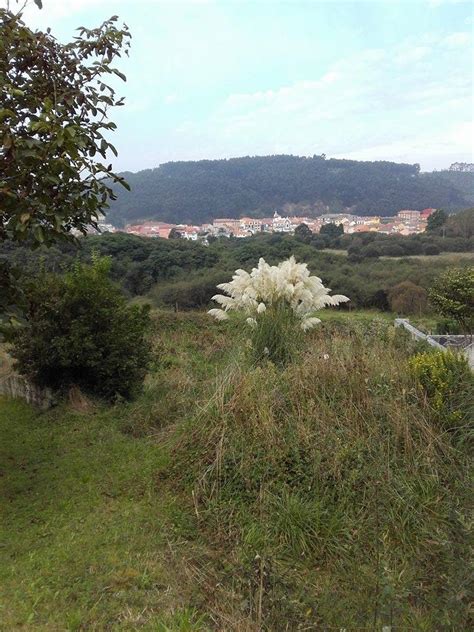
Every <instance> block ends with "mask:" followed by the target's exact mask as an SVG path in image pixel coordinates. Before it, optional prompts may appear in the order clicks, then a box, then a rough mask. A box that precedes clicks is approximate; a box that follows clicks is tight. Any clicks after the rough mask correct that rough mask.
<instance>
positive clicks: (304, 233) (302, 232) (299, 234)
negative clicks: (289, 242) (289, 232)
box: [295, 224, 313, 244]
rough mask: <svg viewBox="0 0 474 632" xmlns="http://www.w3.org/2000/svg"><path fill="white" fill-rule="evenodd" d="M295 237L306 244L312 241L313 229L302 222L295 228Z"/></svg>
mask: <svg viewBox="0 0 474 632" xmlns="http://www.w3.org/2000/svg"><path fill="white" fill-rule="evenodd" d="M295 237H296V238H297V239H299V240H300V241H302V242H303V243H305V244H309V243H310V242H311V238H312V237H313V231H312V230H311V228H309V227H308V226H307V225H306V224H300V225H299V226H297V227H296V228H295Z"/></svg>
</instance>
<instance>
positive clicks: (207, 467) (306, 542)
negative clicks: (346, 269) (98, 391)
mask: <svg viewBox="0 0 474 632" xmlns="http://www.w3.org/2000/svg"><path fill="white" fill-rule="evenodd" d="M322 320H323V322H322V324H321V325H320V326H319V327H318V328H316V329H315V330H314V331H313V332H311V333H310V334H309V335H308V337H307V340H306V345H305V349H304V351H303V353H302V355H301V357H300V358H299V359H298V361H296V362H294V363H292V364H290V365H289V366H287V367H286V368H285V369H277V368H276V367H274V366H273V365H272V364H271V363H268V364H267V365H263V366H252V365H249V364H248V362H246V358H245V344H244V340H243V339H242V335H241V334H240V329H239V328H238V327H237V325H236V323H234V322H229V323H215V322H213V321H211V319H210V318H209V317H208V316H207V315H206V314H203V313H199V312H189V313H184V314H174V313H171V312H160V311H156V312H154V313H153V334H152V337H151V341H150V344H151V346H152V351H153V363H152V366H151V369H150V372H149V375H148V377H147V380H146V385H145V389H144V392H143V393H142V395H141V396H140V397H139V398H138V399H137V400H135V401H134V402H132V403H125V402H123V401H120V402H117V403H115V404H113V405H106V404H104V403H101V402H100V401H95V400H91V399H87V398H85V397H84V396H82V395H81V394H80V393H74V392H73V393H71V395H70V397H69V398H68V399H66V400H65V401H63V402H62V403H61V404H60V405H59V406H57V407H55V408H53V409H51V410H50V411H48V412H43V413H40V412H38V411H36V410H34V409H32V408H31V407H29V406H28V405H26V404H25V403H23V402H20V401H11V400H10V401H7V400H5V399H2V400H0V425H1V432H2V438H3V440H2V444H1V446H0V455H1V458H0V462H1V464H2V466H1V470H2V476H1V477H0V490H1V491H0V493H1V495H2V499H3V504H2V514H3V516H2V527H1V528H2V533H1V536H0V541H1V543H2V546H1V548H0V557H1V564H0V620H1V622H2V624H1V625H2V626H3V627H2V629H5V630H48V631H50V630H58V631H59V630H153V631H155V630H158V631H163V632H165V631H191V630H203V631H204V630H236V631H246V630H248V631H249V632H250V631H256V630H268V631H270V630H272V631H273V630H277V631H278V630H332V629H335V630H336V629H337V630H339V629H340V628H341V627H344V628H346V629H347V630H365V629H367V630H369V629H370V630H377V629H378V630H381V629H382V626H383V625H391V626H393V629H396V630H427V631H428V630H434V629H436V630H464V629H467V628H468V625H469V624H468V621H469V590H468V585H469V584H468V581H469V569H468V563H467V560H468V559H469V557H468V556H469V553H468V546H469V505H470V500H469V497H470V494H469V471H470V467H471V466H472V460H471V453H472V452H471V450H470V449H469V443H468V439H469V434H468V428H467V425H466V424H468V421H469V412H468V405H467V402H469V398H471V401H472V382H469V381H466V383H465V392H464V396H465V397H464V399H463V402H461V401H458V402H457V405H458V406H459V407H460V410H461V417H459V418H457V419H458V422H457V425H456V426H455V427H449V428H447V427H446V425H445V424H444V423H443V419H442V418H440V416H439V415H437V414H436V411H435V410H434V409H433V408H432V406H431V405H430V403H429V401H428V400H427V398H426V396H425V395H424V394H423V393H422V392H421V391H420V389H419V388H418V387H417V385H416V383H415V382H414V380H413V376H412V375H411V373H410V370H409V365H408V363H409V358H410V357H412V355H413V354H414V353H415V352H416V351H417V350H418V348H417V346H416V345H414V343H412V342H411V341H410V340H409V339H407V338H406V337H405V336H404V335H403V333H402V332H401V331H399V330H395V329H394V328H393V327H392V325H391V321H390V318H388V317H380V316H379V315H377V314H375V313H366V314H364V313H362V312H358V313H353V314H350V313H343V312H331V311H329V310H327V311H326V312H325V313H324V316H323V318H322Z"/></svg>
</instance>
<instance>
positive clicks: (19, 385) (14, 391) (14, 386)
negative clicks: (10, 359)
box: [0, 373, 55, 410]
mask: <svg viewBox="0 0 474 632" xmlns="http://www.w3.org/2000/svg"><path fill="white" fill-rule="evenodd" d="M0 395H6V396H7V397H13V398H19V399H24V400H25V401H26V402H28V404H32V405H33V406H37V407H38V408H41V410H47V409H48V408H51V406H53V405H54V403H55V400H54V396H53V393H52V391H51V390H50V389H49V388H39V387H38V386H35V385H34V384H31V383H30V382H28V380H26V379H25V378H24V377H21V376H20V375H15V374H14V373H11V374H10V375H7V376H6V377H3V378H1V379H0Z"/></svg>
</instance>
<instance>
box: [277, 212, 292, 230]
mask: <svg viewBox="0 0 474 632" xmlns="http://www.w3.org/2000/svg"><path fill="white" fill-rule="evenodd" d="M272 229H273V232H274V233H291V231H292V230H293V226H292V223H291V220H290V218H289V217H281V216H280V215H279V214H278V213H277V212H276V211H275V213H274V215H273V220H272Z"/></svg>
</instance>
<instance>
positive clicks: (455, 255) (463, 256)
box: [322, 248, 474, 266]
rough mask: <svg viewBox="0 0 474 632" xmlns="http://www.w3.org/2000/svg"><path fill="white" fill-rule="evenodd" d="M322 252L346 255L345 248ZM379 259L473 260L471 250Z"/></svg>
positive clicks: (455, 262) (453, 262) (448, 261)
mask: <svg viewBox="0 0 474 632" xmlns="http://www.w3.org/2000/svg"><path fill="white" fill-rule="evenodd" d="M322 252H327V253H329V254H333V255H341V256H342V257H347V250H338V249H336V248H325V249H324V250H322ZM380 259H415V260H419V261H422V262H423V263H429V262H430V261H431V262H432V261H443V262H445V263H449V264H450V265H454V266H455V265H456V264H457V263H459V262H460V261H473V262H474V253H472V252H441V253H440V254H439V255H405V256H403V257H380Z"/></svg>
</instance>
